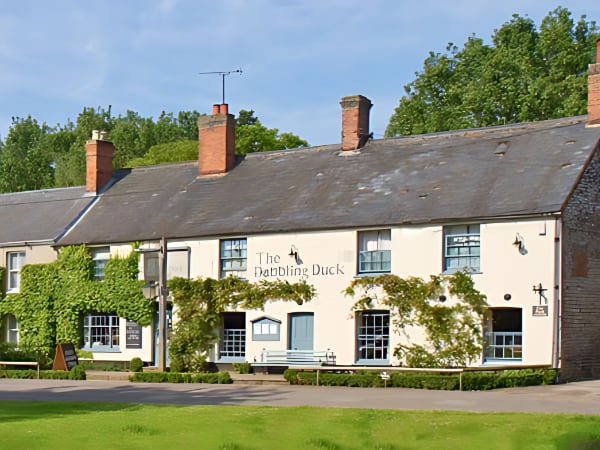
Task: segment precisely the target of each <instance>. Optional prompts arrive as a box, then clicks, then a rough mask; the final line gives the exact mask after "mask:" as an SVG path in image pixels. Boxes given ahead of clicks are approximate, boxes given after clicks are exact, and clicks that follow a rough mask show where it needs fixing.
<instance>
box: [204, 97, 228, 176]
mask: <svg viewBox="0 0 600 450" xmlns="http://www.w3.org/2000/svg"><path fill="white" fill-rule="evenodd" d="M226 106H227V105H215V108H214V109H213V115H211V116H200V117H199V118H198V141H199V142H198V175H211V174H218V173H225V172H228V171H229V170H231V169H232V168H233V166H234V164H235V118H234V117H233V115H231V114H228V113H227V107H226Z"/></svg>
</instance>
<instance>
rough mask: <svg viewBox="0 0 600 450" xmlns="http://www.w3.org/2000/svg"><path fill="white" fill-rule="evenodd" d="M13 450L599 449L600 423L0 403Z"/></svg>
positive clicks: (7, 449) (566, 418)
mask: <svg viewBox="0 0 600 450" xmlns="http://www.w3.org/2000/svg"><path fill="white" fill-rule="evenodd" d="M0 448H1V449H4V450H12V449H62V450H64V449H74V448H77V449H103V450H108V449H121V448H123V449H138V448H139V449H152V448H160V449H162V448H166V449H172V450H175V449H187V448H190V449H191V448H193V449H223V450H224V449H227V450H242V449H327V450H337V449H340V450H341V449H357V450H358V449H361V450H363V449H386V450H395V449H461V450H462V449H484V448H485V449H569V450H584V449H585V450H591V449H598V448H600V416H584V415H566V414H564V415H563V414H548V415H545V414H525V413H523V414H513V413H509V414H507V413H467V412H443V411H390V410H375V409H342V408H340V409H337V408H314V407H300V408H275V407H249V406H157V405H131V404H118V403H67V402H64V403H62V402H21V401H2V402H0Z"/></svg>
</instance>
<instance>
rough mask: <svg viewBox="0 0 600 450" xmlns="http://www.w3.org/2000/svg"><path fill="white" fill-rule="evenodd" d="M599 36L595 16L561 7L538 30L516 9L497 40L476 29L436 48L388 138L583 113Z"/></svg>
mask: <svg viewBox="0 0 600 450" xmlns="http://www.w3.org/2000/svg"><path fill="white" fill-rule="evenodd" d="M598 35H599V34H598V28H597V27H596V23H595V22H593V21H591V22H588V21H586V18H585V16H582V17H581V18H580V20H579V21H578V22H577V23H575V22H574V21H573V19H572V18H571V13H570V12H569V11H568V10H567V9H565V8H562V7H558V8H556V9H555V10H553V11H551V12H550V13H548V15H547V16H546V17H545V18H544V19H543V20H542V23H541V25H540V29H539V31H538V30H537V29H536V27H535V24H534V22H533V21H532V20H531V19H529V18H526V17H525V18H524V17H520V16H519V15H516V14H515V15H513V16H512V18H511V20H510V21H508V22H506V23H504V24H503V25H502V26H501V27H500V28H499V29H497V30H495V31H494V34H493V35H492V44H491V45H485V44H484V43H483V41H482V40H481V39H480V38H477V37H476V36H474V35H472V36H470V37H469V38H468V39H467V41H466V43H465V44H464V46H463V48H461V49H459V48H458V47H457V46H455V45H454V44H452V43H450V44H448V46H447V47H446V51H445V53H434V52H430V54H429V56H428V57H427V58H426V59H425V61H424V65H423V69H422V70H421V71H420V72H416V73H415V75H416V78H415V79H414V80H413V81H411V82H410V83H409V84H407V85H406V86H404V91H405V95H404V96H403V97H402V98H401V99H400V102H399V106H398V107H397V108H396V109H395V110H394V113H393V114H392V116H391V117H390V121H389V124H388V126H387V128H386V136H398V135H410V134H421V133H430V132H436V131H446V130H452V129H458V128H469V127H480V126H489V125H500V124H504V123H515V122H524V121H534V120H544V119H551V118H557V117H565V116H571V115H577V114H583V113H585V111H586V99H587V66H588V64H589V63H591V62H593V60H594V52H595V42H596V39H597V37H598Z"/></svg>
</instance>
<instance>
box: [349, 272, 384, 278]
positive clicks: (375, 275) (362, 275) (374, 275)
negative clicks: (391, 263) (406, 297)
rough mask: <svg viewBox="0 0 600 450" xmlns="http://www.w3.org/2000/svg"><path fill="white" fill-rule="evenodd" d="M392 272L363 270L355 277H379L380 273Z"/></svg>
mask: <svg viewBox="0 0 600 450" xmlns="http://www.w3.org/2000/svg"><path fill="white" fill-rule="evenodd" d="M391 273H392V272H391V271H389V272H362V273H357V274H356V275H354V278H364V277H378V276H380V275H389V274H391Z"/></svg>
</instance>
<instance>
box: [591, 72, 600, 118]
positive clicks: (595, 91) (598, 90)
mask: <svg viewBox="0 0 600 450" xmlns="http://www.w3.org/2000/svg"><path fill="white" fill-rule="evenodd" d="M588 123H589V124H593V125H600V63H596V64H590V65H589V69H588Z"/></svg>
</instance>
